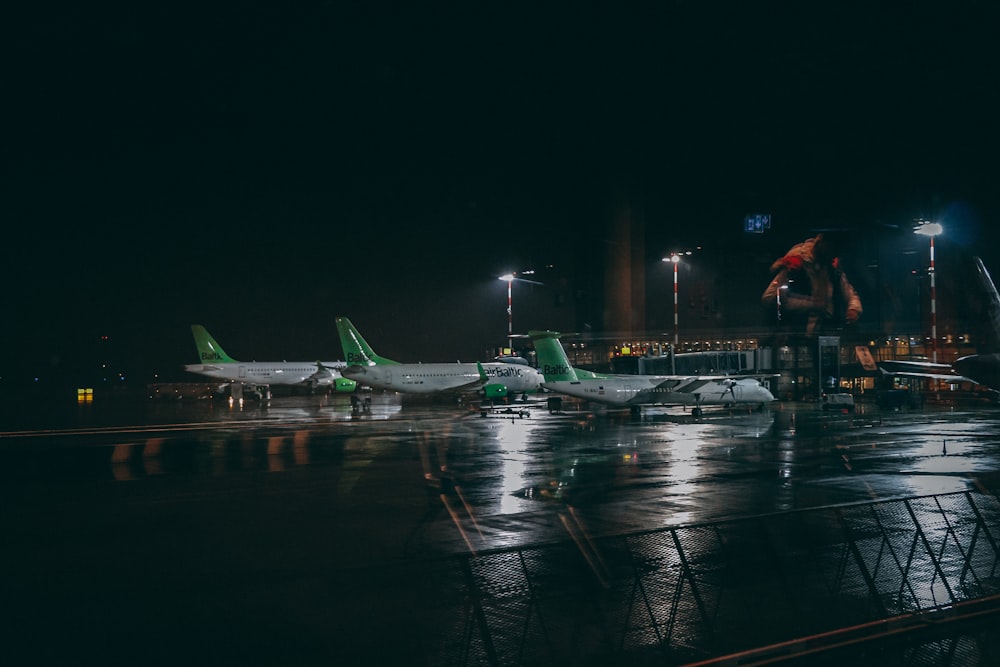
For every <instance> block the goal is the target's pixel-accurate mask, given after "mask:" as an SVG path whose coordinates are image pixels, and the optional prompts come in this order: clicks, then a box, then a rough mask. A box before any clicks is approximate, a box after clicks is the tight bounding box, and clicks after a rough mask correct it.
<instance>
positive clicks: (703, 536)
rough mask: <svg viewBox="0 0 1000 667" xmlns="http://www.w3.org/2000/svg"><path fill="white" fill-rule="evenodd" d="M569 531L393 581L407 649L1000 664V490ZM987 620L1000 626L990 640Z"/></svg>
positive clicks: (565, 661)
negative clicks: (562, 538)
mask: <svg viewBox="0 0 1000 667" xmlns="http://www.w3.org/2000/svg"><path fill="white" fill-rule="evenodd" d="M567 529H568V530H569V532H570V534H571V535H572V536H573V539H570V540H567V541H566V542H565V543H562V544H554V545H546V546H539V547H532V548H518V549H509V550H502V551H493V552H489V553H480V554H477V555H468V556H464V557H458V558H452V559H445V560H441V561H434V562H425V563H420V564H419V565H408V566H406V567H407V568H412V570H411V571H407V572H404V571H402V570H401V571H399V572H396V573H395V575H394V576H395V577H396V578H393V577H389V578H386V577H385V575H384V574H383V575H382V580H381V585H382V588H383V594H388V595H389V596H390V597H391V598H392V600H393V602H392V604H394V605H395V609H396V612H397V613H398V614H399V619H398V620H399V623H402V624H404V625H405V626H406V628H407V629H406V631H405V632H401V633H399V634H398V636H397V639H396V641H397V642H398V646H399V647H400V650H401V651H404V652H405V653H406V654H407V655H408V656H410V657H411V658H412V659H411V660H410V662H416V663H424V664H434V665H533V664H545V665H590V664H594V665H597V664H602V665H603V664H657V665H685V664H692V663H704V664H734V665H735V664H741V665H744V664H763V662H766V661H772V662H773V661H776V660H779V659H780V660H792V659H793V658H794V659H796V660H800V661H801V660H803V659H805V658H803V656H808V657H809V659H810V660H813V661H814V662H810V663H809V664H827V663H825V662H815V661H819V660H823V659H830V660H833V658H832V657H829V656H833V655H835V654H836V652H837V651H839V652H840V656H841V658H840V659H843V654H844V652H846V651H854V653H853V654H852V655H853V658H852V659H853V661H854V663H855V664H856V665H860V664H879V665H886V664H927V663H926V662H921V661H920V660H921V659H918V657H917V656H919V655H921V653H920V652H921V651H924V652H925V653H926V652H928V651H929V652H931V653H933V654H934V655H935V658H934V659H933V662H931V664H955V665H958V664H963V665H965V664H973V665H975V664H1000V661H998V658H1000V653H998V647H997V641H998V640H997V631H996V630H994V629H992V628H993V627H994V626H998V625H1000V623H997V622H996V621H997V618H998V617H1000V615H995V611H996V609H997V608H998V607H1000V602H998V601H1000V576H998V575H1000V548H998V538H1000V502H998V500H997V496H996V495H994V494H992V493H985V492H981V491H968V492H961V493H953V494H946V495H936V496H928V497H917V498H909V499H902V500H890V501H880V502H871V503H864V504H855V505H847V506H837V507H828V508H820V509H812V510H804V511H796V512H789V513H783V514H775V515H767V516H760V517H753V518H746V519H740V520H732V521H723V522H718V523H711V524H704V525H692V526H685V527H679V528H670V529H663V530H658V531H651V532H643V533H638V534H630V535H623V536H615V537H604V538H600V539H589V538H588V537H587V534H586V531H585V530H583V529H582V526H580V525H579V524H575V523H574V521H573V520H572V519H569V520H568V521H567ZM404 582H405V583H404ZM977 620H982V621H987V620H992V621H993V625H987V626H986V629H979V628H978V626H976V624H975V622H976V621H977ZM959 622H960V623H961V625H959ZM944 628H947V630H948V631H947V632H944V633H942V629H944ZM984 633H985V634H984ZM859 646H863V647H864V649H863V650H861V649H859V648H858V647H859ZM876 646H878V647H880V648H878V649H876V648H875V647H876ZM941 655H943V656H946V657H947V656H952V657H951V658H949V659H951V660H954V662H944V661H942V660H941V659H939V658H940V656H941ZM824 656H827V657H824ZM866 659H867V660H870V661H871V662H870V663H865V660H866ZM994 661H995V662H994ZM829 664H842V663H839V662H830V663H829Z"/></svg>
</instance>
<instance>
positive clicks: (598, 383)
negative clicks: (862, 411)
mask: <svg viewBox="0 0 1000 667" xmlns="http://www.w3.org/2000/svg"><path fill="white" fill-rule="evenodd" d="M664 379H665V378H662V377H655V376H636V377H635V378H634V379H633V378H626V377H613V378H603V379H598V380H590V379H588V380H583V381H580V380H574V381H569V380H559V381H555V382H544V383H542V386H543V387H544V388H545V389H548V390H550V391H553V392H555V393H559V394H564V395H566V396H572V397H574V398H580V399H584V400H587V401H592V402H594V403H601V404H604V405H611V406H620V407H626V406H636V405H731V404H736V403H758V404H760V403H770V402H772V401H774V400H775V399H774V395H773V394H771V392H770V391H769V390H768V389H767V388H766V387H765V386H764V385H762V384H761V383H760V382H759V381H758V380H756V379H754V378H741V379H735V378H734V379H732V380H711V381H709V382H701V381H699V380H698V379H697V378H695V377H692V378H687V379H678V380H677V381H676V383H674V384H673V385H672V386H664V385H665V384H670V383H665V382H664Z"/></svg>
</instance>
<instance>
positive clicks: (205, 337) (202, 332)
mask: <svg viewBox="0 0 1000 667" xmlns="http://www.w3.org/2000/svg"><path fill="white" fill-rule="evenodd" d="M191 333H192V334H194V344H195V346H196V347H197V348H198V361H200V362H201V363H203V364H211V363H219V364H235V363H239V362H237V361H236V360H235V359H233V358H232V357H230V356H229V355H228V354H226V352H225V350H223V349H222V347H220V346H219V344H218V343H216V342H215V339H214V338H212V335H211V334H209V333H208V330H207V329H206V328H205V327H203V326H201V325H200V324H192V325H191Z"/></svg>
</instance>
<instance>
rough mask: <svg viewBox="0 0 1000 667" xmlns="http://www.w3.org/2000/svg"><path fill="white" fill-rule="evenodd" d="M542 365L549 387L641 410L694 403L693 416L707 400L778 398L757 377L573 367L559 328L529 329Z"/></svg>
mask: <svg viewBox="0 0 1000 667" xmlns="http://www.w3.org/2000/svg"><path fill="white" fill-rule="evenodd" d="M528 335H529V336H530V337H531V340H532V342H533V343H534V345H535V353H536V354H537V355H538V368H539V370H541V371H542V375H543V376H544V377H545V380H544V381H543V382H542V387H543V388H545V389H546V390H548V391H551V392H554V393H557V394H562V395H564V396H571V397H573V398H579V399H583V400H585V401H591V402H593V403H598V404H602V405H608V406H613V407H620V408H629V409H630V410H631V412H632V413H633V414H639V413H640V412H641V408H642V406H643V405H681V406H690V407H691V413H692V414H693V415H694V416H696V417H697V416H700V415H701V409H702V406H704V405H718V406H732V405H736V404H740V403H749V404H757V405H759V406H761V407H763V405H764V404H766V403H770V402H771V401H773V400H775V399H774V396H773V395H772V394H771V392H770V391H769V390H768V389H767V387H765V386H764V385H763V384H761V382H760V380H758V379H757V378H753V377H731V376H726V375H710V376H705V375H610V374H605V373H595V372H593V371H588V370H584V369H582V368H573V367H572V366H571V365H570V363H569V357H567V356H566V350H565V349H563V346H562V343H561V342H559V337H560V336H561V335H562V334H560V333H559V332H558V331H530V332H528Z"/></svg>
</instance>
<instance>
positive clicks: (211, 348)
mask: <svg viewBox="0 0 1000 667" xmlns="http://www.w3.org/2000/svg"><path fill="white" fill-rule="evenodd" d="M191 333H192V334H193V335H194V343H195V346H196V347H197V348H198V358H199V359H200V360H201V363H198V364H186V365H185V366H184V370H186V371H188V372H189V373H195V374H196V375H204V376H206V377H210V378H213V379H216V380H225V382H224V383H223V384H221V385H220V389H224V388H228V387H229V386H230V385H232V384H239V385H242V387H245V388H247V389H250V390H253V389H261V390H263V393H264V395H265V396H269V395H270V387H271V386H272V385H290V386H302V387H309V388H310V389H318V388H329V389H332V390H333V391H336V392H342V393H349V392H352V391H354V390H355V389H357V383H356V382H355V381H354V380H349V379H347V378H345V377H343V376H342V375H341V372H340V371H341V370H342V369H343V368H344V367H345V366H346V365H347V364H346V363H345V362H343V361H237V360H235V359H233V358H232V357H230V356H229V355H228V354H226V352H225V350H223V349H222V346H221V345H219V344H218V343H217V342H216V341H215V339H214V338H212V336H211V334H209V333H208V330H207V329H205V327H203V326H202V325H200V324H192V325H191Z"/></svg>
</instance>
